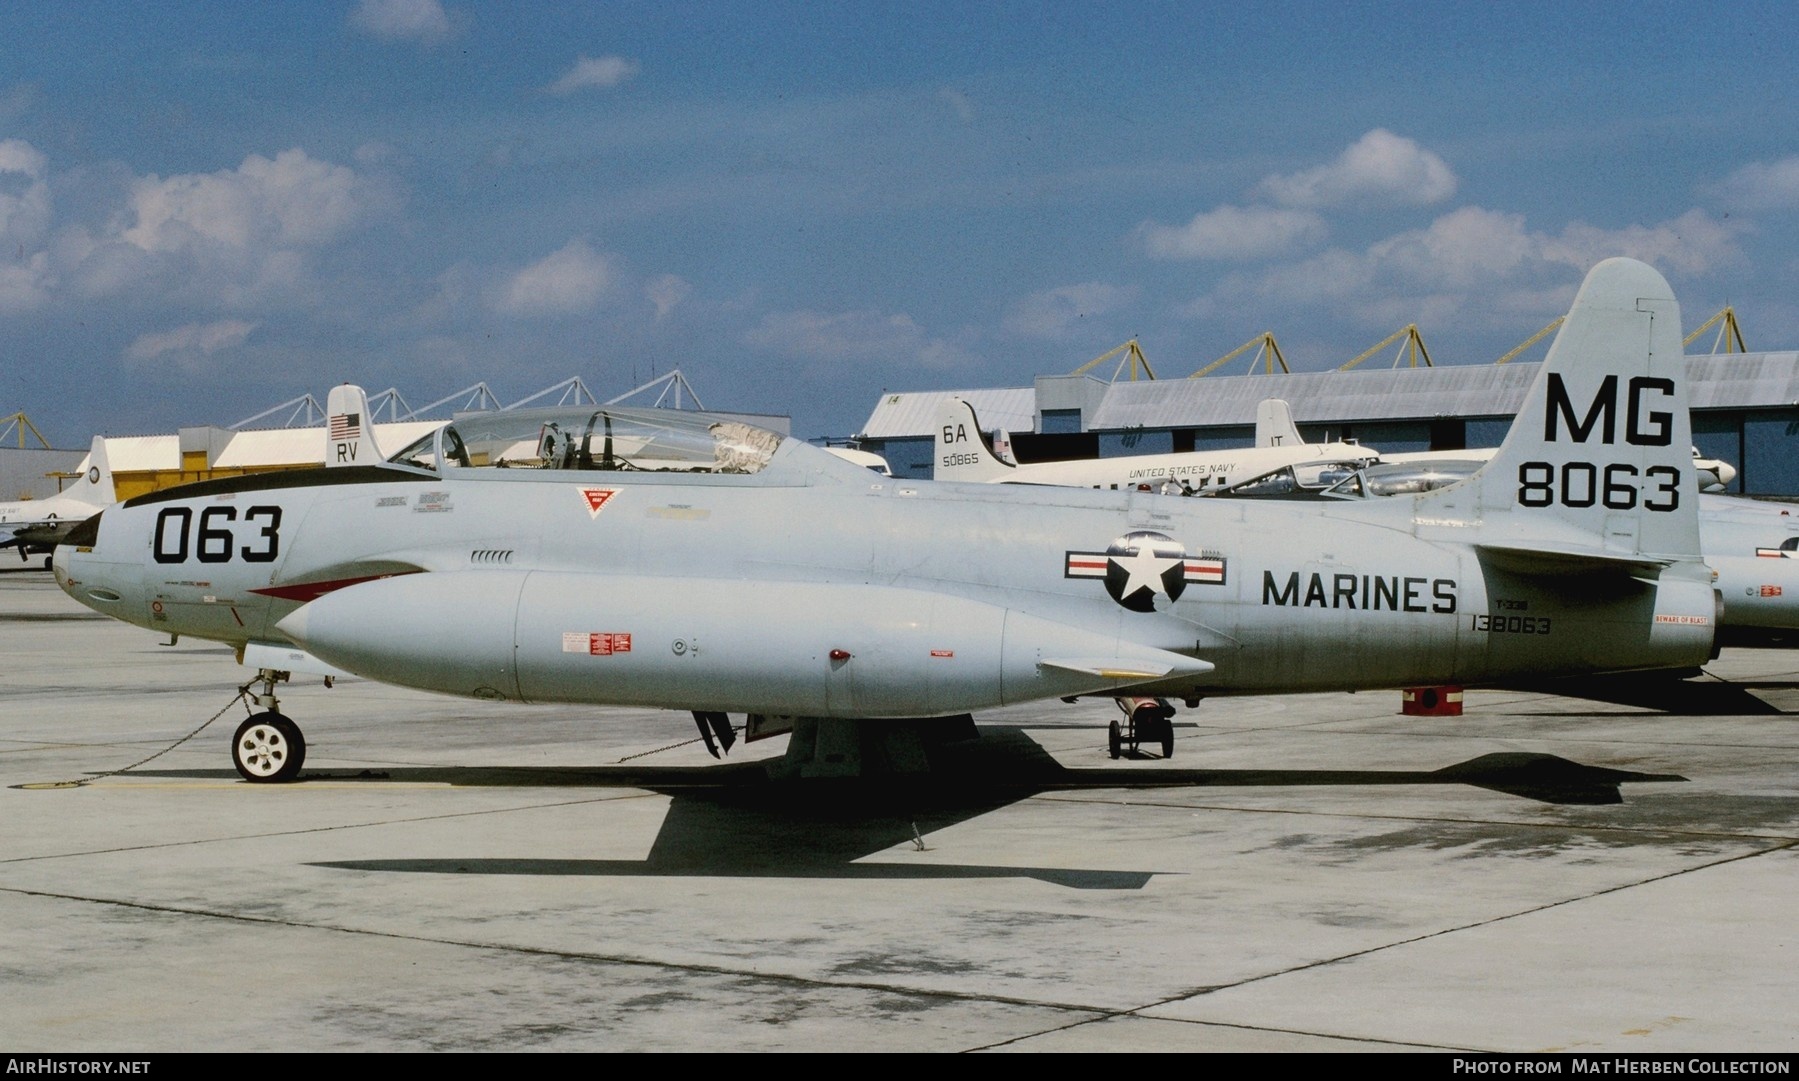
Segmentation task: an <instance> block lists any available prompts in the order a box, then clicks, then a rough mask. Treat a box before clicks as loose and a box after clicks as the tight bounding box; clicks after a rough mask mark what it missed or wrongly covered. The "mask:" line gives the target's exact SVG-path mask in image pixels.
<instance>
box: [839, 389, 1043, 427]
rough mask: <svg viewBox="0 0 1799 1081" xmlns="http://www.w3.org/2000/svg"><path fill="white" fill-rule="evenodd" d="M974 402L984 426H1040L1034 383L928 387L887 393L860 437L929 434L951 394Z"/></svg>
mask: <svg viewBox="0 0 1799 1081" xmlns="http://www.w3.org/2000/svg"><path fill="white" fill-rule="evenodd" d="M951 396H954V397H957V398H961V399H963V400H964V401H966V402H968V403H969V404H970V405H972V406H974V411H975V413H976V415H978V416H979V417H980V418H981V426H982V427H984V428H987V429H989V430H992V429H994V428H1004V429H1006V430H1007V431H1009V432H1030V431H1035V430H1036V428H1037V391H1036V388H1034V387H1001V388H998V389H991V390H925V391H914V392H911V393H903V394H883V395H881V400H880V401H879V402H877V403H876V404H875V409H874V412H873V413H870V414H869V415H868V423H866V424H864V425H863V426H862V432H861V434H860V435H859V436H857V438H859V439H899V438H906V437H909V436H920V435H929V434H930V433H931V431H932V430H933V429H934V428H936V426H937V416H938V411H939V410H940V409H941V408H942V406H943V400H944V399H945V398H948V397H951Z"/></svg>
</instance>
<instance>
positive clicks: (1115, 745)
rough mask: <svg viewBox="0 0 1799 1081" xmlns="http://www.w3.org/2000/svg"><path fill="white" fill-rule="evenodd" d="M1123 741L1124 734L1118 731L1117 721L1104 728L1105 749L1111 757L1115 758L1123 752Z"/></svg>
mask: <svg viewBox="0 0 1799 1081" xmlns="http://www.w3.org/2000/svg"><path fill="white" fill-rule="evenodd" d="M1123 743H1124V736H1123V734H1122V733H1120V732H1119V731H1118V722H1117V721H1113V722H1112V724H1111V726H1110V727H1108V728H1107V729H1106V750H1107V751H1109V752H1111V755H1112V757H1113V758H1117V757H1118V756H1119V755H1120V754H1122V753H1123V749H1122V745H1123Z"/></svg>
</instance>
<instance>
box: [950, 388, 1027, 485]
mask: <svg viewBox="0 0 1799 1081" xmlns="http://www.w3.org/2000/svg"><path fill="white" fill-rule="evenodd" d="M936 450H937V452H936V454H935V455H934V456H932V458H931V476H932V477H933V478H934V479H936V480H957V481H973V482H974V483H977V484H990V483H993V482H994V481H1000V480H1005V479H1006V478H1008V477H1010V476H1011V475H1012V470H1013V469H1014V468H1015V467H1014V466H1011V465H1008V464H1006V463H1005V462H1004V461H1002V460H1001V459H1000V458H999V457H998V456H997V455H995V454H994V453H993V448H992V447H990V446H988V445H987V436H986V435H985V434H984V433H983V432H982V431H981V421H980V418H978V417H976V416H975V413H974V406H972V405H969V404H968V403H967V402H965V401H963V400H962V399H960V398H956V397H947V398H945V399H943V408H942V409H941V410H940V411H939V412H938V415H937V448H936Z"/></svg>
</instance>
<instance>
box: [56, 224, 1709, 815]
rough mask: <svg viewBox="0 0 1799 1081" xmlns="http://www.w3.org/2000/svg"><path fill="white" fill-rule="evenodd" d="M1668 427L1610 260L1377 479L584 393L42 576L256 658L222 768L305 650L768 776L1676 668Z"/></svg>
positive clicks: (65, 556) (1649, 356) (1678, 612)
mask: <svg viewBox="0 0 1799 1081" xmlns="http://www.w3.org/2000/svg"><path fill="white" fill-rule="evenodd" d="M1689 428H1690V425H1689V421H1688V412H1687V394H1686V386H1685V359H1684V357H1683V355H1682V352H1681V329H1680V316H1679V310H1678V307H1677V305H1676V304H1675V301H1674V297H1673V295H1672V292H1671V290H1670V289H1669V287H1668V284H1667V282H1666V281H1664V280H1663V278H1662V277H1661V275H1660V274H1658V273H1657V272H1656V271H1655V270H1653V269H1651V268H1650V267H1648V266H1646V265H1644V264H1642V263H1639V262H1635V261H1632V260H1628V259H1612V260H1608V261H1606V262H1603V263H1601V264H1599V265H1598V266H1597V267H1595V268H1594V269H1593V271H1592V272H1591V273H1590V274H1589V275H1588V277H1587V280H1586V282H1585V283H1584V284H1583V285H1582V287H1581V290H1580V293H1579V295H1578V296H1577V297H1576V298H1575V301H1574V305H1573V307H1572V309H1571V310H1570V312H1569V314H1568V318H1567V320H1566V322H1565V323H1564V324H1563V326H1562V328H1561V330H1560V332H1559V334H1558V335H1557V338H1556V341H1555V344H1554V345H1553V347H1552V348H1551V350H1550V353H1549V358H1548V360H1546V361H1545V362H1544V364H1543V366H1542V370H1541V373H1540V375H1539V377H1538V380H1537V382H1536V384H1535V385H1534V386H1533V388H1532V389H1531V391H1530V393H1529V395H1528V397H1527V399H1526V402H1525V405H1524V407H1523V409H1522V411H1521V412H1520V413H1519V414H1518V418H1517V421H1516V423H1515V424H1514V425H1513V427H1512V430H1511V433H1510V435H1509V436H1508V437H1507V439H1506V441H1505V443H1504V445H1503V446H1502V447H1501V448H1500V450H1499V452H1498V453H1497V454H1496V455H1495V456H1494V458H1493V459H1492V460H1491V461H1490V462H1488V463H1487V464H1486V466H1485V467H1484V468H1483V469H1482V471H1481V472H1480V473H1479V474H1478V475H1477V476H1476V477H1475V478H1473V479H1472V480H1471V481H1470V482H1469V483H1465V484H1459V485H1455V486H1452V487H1448V488H1443V489H1440V490H1437V491H1431V492H1425V493H1422V494H1419V495H1416V496H1412V497H1401V498H1394V499H1382V500H1363V501H1357V502H1308V503H1292V502H1284V503H1283V502H1260V501H1235V500H1214V499H1187V498H1178V497H1170V496H1163V495H1158V494H1153V493H1143V492H1136V491H1116V492H1114V491H1093V490H1090V489H1074V488H1051V487H1037V486H1020V485H971V484H954V483H933V482H924V481H903V480H894V479H893V478H889V477H880V476H876V475H874V474H872V473H871V472H870V471H868V470H866V469H864V468H862V467H860V466H857V465H854V464H852V463H849V462H845V461H843V460H841V459H839V458H837V457H834V456H832V455H830V454H828V453H826V452H825V451H823V450H821V449H819V448H816V447H811V446H808V445H807V444H805V443H803V442H801V441H798V440H795V439H790V438H785V437H782V436H779V435H776V434H774V433H771V432H767V431H764V430H761V429H758V428H754V427H751V426H749V425H746V424H743V423H739V422H736V421H732V420H728V419H718V418H707V417H700V418H695V417H694V416H693V415H692V414H686V413H680V412H674V411H656V410H642V411H639V410H625V409H616V408H612V407H609V406H599V407H594V406H587V407H582V408H580V409H579V410H574V411H571V410H567V409H561V410H544V411H530V412H523V411H511V412H496V413H490V414H477V415H474V416H468V417H462V418H458V419H457V420H456V421H455V422H454V423H453V424H450V425H446V426H444V427H442V428H440V429H438V430H436V431H435V432H433V433H432V434H431V435H430V436H429V437H427V438H426V439H424V440H421V441H419V442H418V443H415V444H414V445H412V446H409V447H407V448H404V449H402V450H400V451H399V452H397V453H396V454H394V455H393V456H392V458H390V459H389V460H387V461H385V462H382V463H380V464H374V465H344V466H341V467H337V468H330V469H319V470H313V471H297V472H288V473H279V474H269V475H262V476H253V477H240V478H230V479H220V480H213V481H206V482H202V483H199V484H193V485H188V486H184V487H180V488H174V489H169V490H166V491H161V492H156V493H154V494H150V495H145V496H139V497H137V498H135V499H131V500H128V501H126V502H125V503H123V504H120V505H118V506H116V507H112V508H109V509H107V510H105V511H104V512H102V513H101V514H99V515H97V516H95V517H94V518H92V519H90V520H88V521H87V522H86V523H84V524H83V526H82V527H81V528H80V529H79V530H77V531H76V533H75V534H74V535H73V536H72V537H71V538H70V539H69V541H68V542H67V543H65V544H64V545H62V546H61V547H59V548H58V549H57V551H56V556H55V572H56V579H57V581H58V583H59V584H60V585H61V586H62V588H63V589H64V590H66V591H67V592H68V593H69V595H70V596H71V597H73V598H75V599H76V600H78V601H80V602H81V603H82V604H84V605H87V606H88V607H90V608H93V609H95V610H96V611H99V612H103V613H105V614H107V615H110V616H114V617H116V618H118V619H121V620H124V621H126V622H129V623H133V624H136V625H138V626H142V627H145V628H147V629H150V630H154V631H158V632H162V633H166V634H172V635H191V636H195V637H199V638H204V639H211V640H216V641H220V642H224V643H227V644H229V645H231V646H233V647H234V648H235V649H236V650H237V651H238V654H239V658H240V662H241V663H243V664H244V665H245V666H246V667H250V668H252V669H255V670H257V679H258V680H260V683H261V693H260V694H257V695H255V698H256V700H257V701H258V703H259V704H260V705H261V706H262V708H263V709H264V710H265V712H261V713H258V714H256V715H254V716H252V717H250V718H249V719H248V720H246V721H245V722H244V723H243V724H242V725H241V726H240V727H239V729H238V731H237V732H236V734H235V736H234V738H233V740H232V757H233V761H234V763H235V765H236V767H237V769H238V771H239V773H240V774H242V775H243V776H244V777H245V778H247V779H249V780H252V781H287V780H292V779H293V778H294V777H296V776H297V775H298V774H299V772H300V769H301V764H302V763H303V761H304V757H305V742H304V739H303V738H302V735H301V732H300V729H299V727H298V726H297V725H296V724H295V723H294V722H293V721H292V720H290V719H289V718H287V717H285V716H283V715H282V714H281V713H280V712H279V709H278V705H279V704H278V702H277V701H276V696H275V690H276V686H277V684H279V683H280V682H282V681H283V680H285V679H287V677H288V675H289V673H290V672H294V671H300V672H318V671H326V672H329V671H333V670H335V671H342V672H349V673H352V674H355V675H358V676H362V677H366V678H369V679H375V680H380V681H384V682H388V683H394V684H399V685H403V686H407V687H413V688H418V689H423V690H428V691H435V692H441V693H445V694H453V695H464V696H469V697H473V698H478V699H487V700H496V701H501V700H503V701H515V702H583V703H595V704H604V705H625V706H647V707H661V708H669V709H678V710H686V711H691V712H692V713H693V714H694V716H695V718H696V719H697V720H699V722H700V724H701V730H702V732H704V731H706V730H707V729H708V727H710V728H712V729H713V730H714V731H722V732H729V731H731V730H732V729H731V726H730V725H729V722H728V721H727V720H726V718H727V717H728V715H729V714H732V713H739V714H749V715H753V718H754V719H755V721H756V723H760V724H766V725H769V726H771V727H772V728H775V729H781V728H785V729H787V730H790V731H791V733H792V736H791V739H790V742H789V745H788V750H787V757H786V759H785V760H784V763H783V764H782V765H781V766H780V767H778V768H779V769H780V770H781V771H783V772H785V773H787V774H790V775H792V774H797V775H800V776H815V775H828V774H831V773H835V772H853V771H854V770H856V769H857V768H860V767H861V766H863V765H867V766H869V767H870V768H871V769H872V768H873V766H874V765H875V759H877V758H878V759H879V760H881V761H882V762H885V763H887V764H889V765H890V766H894V767H895V768H910V767H912V766H913V765H915V764H922V763H925V762H928V754H927V746H928V744H929V741H930V740H931V739H932V738H934V735H935V734H941V733H943V732H945V731H946V730H947V731H950V732H953V733H954V734H956V735H963V734H966V733H967V732H968V731H971V730H972V728H973V722H972V714H973V713H974V712H976V711H979V710H982V709H986V708H990V707H995V706H1000V705H1005V704H1009V703H1017V702H1028V701H1033V700H1047V699H1054V698H1072V697H1075V696H1083V695H1086V696H1102V697H1107V698H1119V697H1127V696H1128V697H1135V698H1141V699H1145V700H1149V701H1158V700H1159V701H1167V700H1181V701H1184V702H1185V703H1186V704H1187V705H1188V706H1189V707H1192V706H1196V705H1197V704H1198V702H1199V701H1200V699H1202V698H1205V697H1208V696H1213V695H1250V694H1265V693H1288V692H1294V691H1322V690H1353V689H1372V688H1389V687H1407V686H1424V685H1441V684H1462V685H1479V684H1483V683H1495V682H1503V681H1507V680H1512V679H1516V678H1519V677H1524V676H1549V675H1574V674H1582V673H1589V672H1611V671H1627V670H1642V669H1664V668H1689V667H1695V666H1697V665H1700V664H1702V663H1704V662H1705V661H1706V660H1707V659H1709V658H1710V657H1712V656H1713V655H1714V654H1713V647H1714V635H1715V632H1716V630H1717V625H1718V622H1717V621H1718V610H1719V602H1718V598H1717V595H1716V593H1715V591H1714V590H1713V587H1712V575H1711V571H1710V569H1709V568H1708V567H1706V565H1705V564H1704V562H1703V561H1702V560H1701V558H1700V552H1699V535H1698V520H1697V508H1696V498H1695V491H1696V489H1695V486H1694V480H1693V462H1692V456H1691V454H1690V452H1689V448H1690V447H1691V445H1692V438H1691V434H1690V430H1689ZM253 685H255V681H252V683H251V684H247V685H246V686H247V687H248V686H253ZM1170 708H1172V707H1170ZM1171 731H1172V730H1171V729H1170V730H1169V733H1170V734H1171ZM877 737H878V738H877ZM1164 739H1165V743H1164V748H1165V750H1171V748H1172V743H1171V738H1170V735H1165V736H1164Z"/></svg>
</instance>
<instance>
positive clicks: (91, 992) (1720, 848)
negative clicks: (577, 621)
mask: <svg viewBox="0 0 1799 1081" xmlns="http://www.w3.org/2000/svg"><path fill="white" fill-rule="evenodd" d="M251 674H252V673H247V672H245V671H244V670H242V669H240V668H239V667H238V666H237V665H236V664H235V662H234V661H233V659H232V656H231V654H230V651H228V650H226V649H224V648H222V647H219V646H215V645H209V644H206V643H198V642H187V641H183V642H181V643H178V644H176V645H173V646H169V645H165V644H162V640H159V639H157V638H156V637H154V636H152V635H151V634H150V633H148V632H146V631H141V630H136V629H133V628H129V627H126V626H124V625H122V624H118V623H115V622H112V621H110V620H107V619H104V618H102V617H100V616H97V615H94V614H92V613H89V612H88V611H87V610H85V609H83V608H81V607H79V606H78V605H76V604H75V603H74V602H73V601H71V600H69V599H67V598H66V597H64V596H63V595H62V594H61V593H60V592H59V591H58V590H57V589H56V587H55V585H54V583H53V582H52V581H51V579H50V576H49V575H48V574H47V573H46V572H43V571H39V570H24V571H12V572H9V573H4V574H0V781H3V782H4V784H3V785H0V809H3V810H0V823H3V824H4V829H3V832H0V987H3V988H4V991H3V992H0V993H3V994H4V996H5V999H4V1001H5V1005H4V1008H0V1049H4V1050H9V1051H15V1052H53V1051H61V1052H139V1053H143V1052H179V1051H262V1050H290V1051H438V1050H445V1051H487V1050H495V1051H500V1050H504V1051H520V1050H522V1051H742V1050H770V1051H885V1050H901V1051H1169V1050H1173V1051H1345V1052H1354V1051H1423V1052H1441V1051H1490V1052H1544V1051H1566V1052H1596V1053H1612V1052H1736V1053H1780V1054H1791V1053H1792V1052H1793V1051H1794V1050H1795V1049H1796V1048H1799V1031H1796V1030H1799V1026H1795V1024H1794V1018H1795V1017H1799V976H1796V975H1795V973H1796V972H1799V930H1795V929H1796V928H1799V853H1796V852H1795V842H1796V841H1799V721H1796V719H1795V711H1796V710H1799V652H1785V651H1775V650H1735V649H1733V650H1726V651H1725V653H1724V654H1723V656H1722V657H1721V658H1720V659H1719V660H1717V661H1716V662H1714V663H1713V664H1711V665H1710V666H1708V668H1707V670H1706V674H1705V675H1703V676H1698V677H1695V678H1693V679H1690V680H1687V681H1684V682H1678V683H1674V682H1670V681H1667V680H1664V679H1651V678H1647V677H1637V678H1633V679H1628V680H1614V681H1592V682H1591V683H1589V684H1587V685H1584V686H1583V687H1581V688H1579V689H1580V690H1581V691H1582V692H1583V693H1591V694H1595V695H1604V696H1605V699H1607V700H1600V699H1596V698H1586V697H1570V696H1567V695H1565V694H1556V693H1550V692H1548V691H1541V690H1538V691H1518V690H1510V691H1498V690H1474V691H1470V692H1469V693H1468V695H1467V701H1466V712H1465V713H1464V715H1463V716H1461V717H1450V718H1421V717H1408V716H1404V715H1402V714H1401V712H1400V696H1399V694H1398V692H1396V691H1385V692H1379V693H1363V694H1354V695H1351V694H1322V695H1293V696H1281V697H1270V698H1262V699H1240V700H1231V699H1216V700H1211V701H1207V702H1205V703H1203V704H1202V705H1201V706H1200V707H1199V708H1198V709H1194V710H1186V709H1183V710H1182V711H1181V713H1180V715H1179V716H1178V717H1177V724H1178V728H1177V736H1176V745H1175V753H1174V756H1173V758H1172V759H1169V760H1166V761H1164V760H1162V759H1161V758H1160V755H1159V753H1158V752H1159V747H1157V748H1153V749H1152V748H1145V750H1144V752H1143V753H1140V754H1138V755H1134V756H1133V755H1127V756H1125V757H1124V758H1121V759H1118V760H1113V759H1111V758H1109V757H1108V755H1107V753H1106V749H1105V725H1106V723H1107V722H1108V721H1110V720H1111V719H1112V718H1113V717H1114V716H1116V711H1115V710H1114V709H1113V707H1112V705H1111V704H1110V702H1106V701H1086V700H1083V701H1081V702H1080V703H1078V704H1074V705H1068V704H1064V703H1060V702H1050V703H1041V704H1037V705H1032V706H1028V707H1018V708H1012V709H1005V710H999V711H995V712H992V713H988V714H983V715H981V716H979V717H978V718H977V720H978V721H980V722H981V724H982V726H983V727H982V733H983V735H982V739H981V740H979V741H978V742H976V743H973V744H967V745H959V746H956V747H953V748H950V749H949V750H948V751H947V752H946V753H945V755H944V757H943V759H942V769H941V771H940V772H939V773H938V774H937V775H936V776H935V778H934V779H933V781H932V782H931V783H929V784H922V785H853V786H852V785H839V784H810V785H808V784H792V783H784V784H775V783H771V782H769V781H767V780H766V777H765V775H764V772H763V770H762V768H761V765H760V760H761V759H766V758H769V757H771V756H778V755H779V754H780V753H781V751H782V750H783V746H782V745H783V744H784V743H785V740H784V738H776V739H772V740H766V741H761V742H759V743H757V744H753V745H749V746H745V745H743V744H741V743H740V744H739V746H738V747H737V748H736V749H735V750H734V751H733V752H732V753H731V755H730V756H729V758H728V759H727V762H726V763H725V764H722V765H719V764H715V763H714V762H713V760H712V758H711V757H709V756H708V755H707V753H706V750H705V748H704V746H703V745H702V744H700V743H698V742H697V741H696V739H695V737H696V733H695V731H694V728H693V724H692V722H691V720H690V719H689V718H688V717H687V716H686V715H684V714H678V713H667V712H657V711H648V710H619V709H596V708H585V707H562V706H555V707H537V706H506V705H498V704H488V703H482V702H474V701H462V700H458V699H450V698H439V697H434V696H429V695H423V694H416V693H412V692H407V691H401V690H396V689H393V688H389V687H384V686H381V685H379V684H374V683H368V682H362V681H349V680H346V681H341V682H339V683H338V685H337V686H335V687H333V688H329V689H327V688H326V687H324V686H323V685H322V684H321V682H320V681H318V680H317V679H311V680H307V679H304V678H297V679H296V681H295V682H294V683H293V684H291V685H288V686H285V687H283V688H282V690H281V695H282V708H283V712H285V713H287V714H288V715H289V716H291V717H293V718H294V719H295V720H296V721H298V722H299V723H300V724H301V726H302V727H303V728H304V729H305V732H306V735H307V738H308V742H309V751H308V754H307V758H306V768H305V770H304V772H303V774H302V779H301V780H300V781H299V782H298V783H295V784H290V785H257V784H249V783H245V782H243V781H241V780H240V779H239V778H238V776H237V774H236V773H235V772H234V771H233V769H232V767H231V763H230V758H229V756H228V751H227V743H228V741H229V739H230V737H231V732H232V730H233V728H234V727H235V726H236V724H237V723H238V721H240V720H241V719H242V718H243V717H244V715H245V713H246V711H245V709H244V708H243V707H242V706H241V705H237V704H234V703H233V696H234V694H235V692H236V687H237V685H238V684H239V683H241V682H243V681H244V680H246V679H247V678H249V676H250V675H251ZM221 714H222V715H221ZM215 715H218V719H217V720H215V721H213V722H212V723H211V724H210V725H209V726H207V727H204V728H203V729H202V724H203V722H206V721H207V719H208V718H211V717H214V716H215ZM734 719H735V720H738V721H741V718H734ZM196 729H201V730H200V731H199V732H198V734H194V733H195V730H196ZM190 736H191V738H188V737H190Z"/></svg>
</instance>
